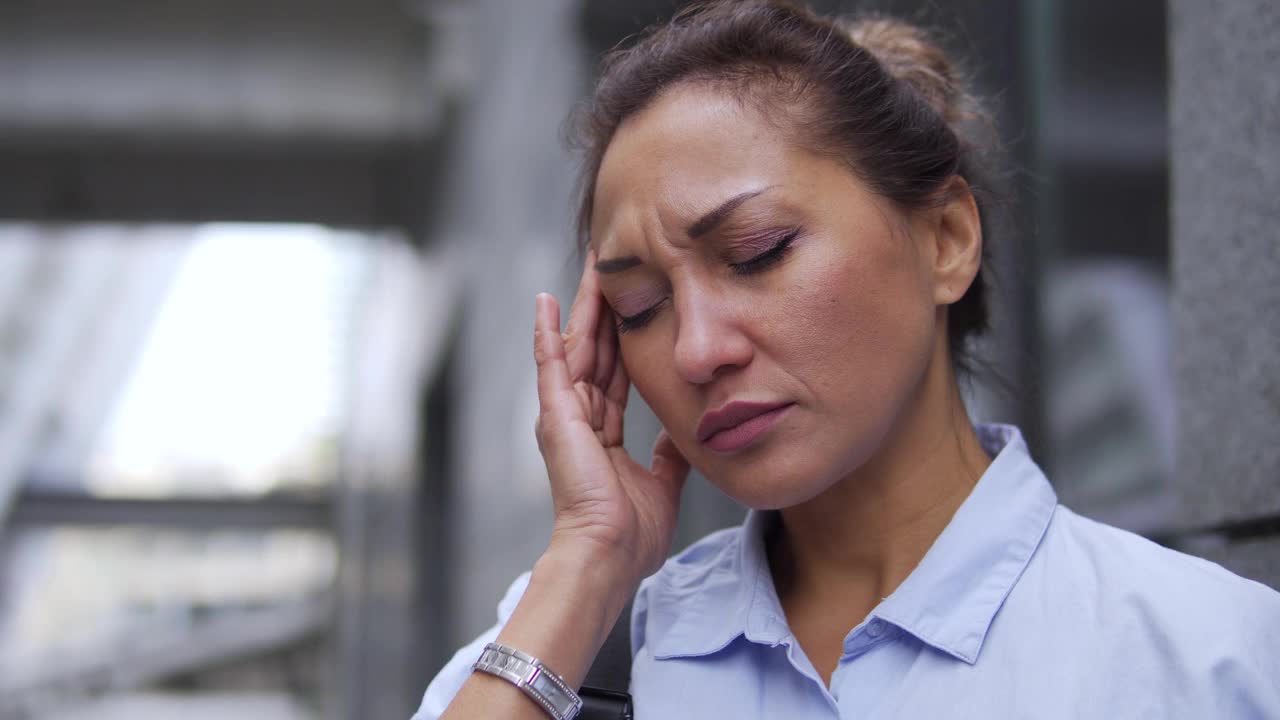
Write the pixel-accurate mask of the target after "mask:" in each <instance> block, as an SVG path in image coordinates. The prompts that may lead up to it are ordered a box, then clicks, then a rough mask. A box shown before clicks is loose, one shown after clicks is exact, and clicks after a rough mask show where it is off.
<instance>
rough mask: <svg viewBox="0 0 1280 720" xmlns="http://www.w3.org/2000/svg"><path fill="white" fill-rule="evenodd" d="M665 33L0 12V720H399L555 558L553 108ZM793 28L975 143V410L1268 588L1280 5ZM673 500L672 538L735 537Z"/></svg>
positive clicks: (638, 406) (641, 0) (965, 15)
mask: <svg viewBox="0 0 1280 720" xmlns="http://www.w3.org/2000/svg"><path fill="white" fill-rule="evenodd" d="M678 5H679V3H677V2H674V1H669V0H632V1H623V0H617V1H610V0H600V1H594V2H589V1H587V0H530V1H528V2H526V1H524V0H473V1H464V0H395V1H390V0H366V1H365V2H305V1H304V0H218V1H216V2H215V1H214V0H182V1H181V2H159V1H158V0H116V1H115V2H111V3H96V2H88V1H87V0H41V1H40V2H36V1H35V0H4V1H3V2H0V718H3V719H8V718H15V719H16V718H23V719H25V718H42V719H44V718H48V719H58V720H64V719H71V718H124V717H128V718H134V719H136V718H161V717H165V718H167V717H184V718H206V717H208V718H215V717H216V718H225V717H253V718H260V719H263V720H286V719H293V718H298V719H303V718H306V719H317V720H319V719H337V718H362V719H368V720H383V719H386V720H391V719H393V718H394V719H398V720H404V719H406V718H408V717H409V716H410V715H411V714H412V712H413V711H414V709H415V708H416V706H417V703H418V701H419V698H420V697H421V693H422V692H423V690H424V689H425V687H426V684H427V682H428V681H429V680H430V678H431V677H432V676H433V675H434V674H435V672H436V671H437V670H438V669H439V668H440V667H441V665H442V664H443V663H444V662H445V660H447V659H448V657H449V656H450V655H451V653H452V652H453V650H454V649H455V648H456V647H458V646H460V645H461V644H463V643H464V642H466V641H467V640H469V639H470V638H472V637H473V636H474V635H476V634H477V633H479V632H480V631H481V630H482V629H484V628H485V627H486V626H488V625H489V624H491V623H492V622H493V620H494V608H495V606H496V603H497V600H498V599H499V597H500V596H501V594H502V592H503V591H504V589H505V588H506V586H507V585H508V583H509V582H510V581H511V580H512V579H513V578H514V577H515V576H516V575H517V574H519V573H520V572H522V571H523V570H525V569H527V568H528V567H529V566H530V565H531V564H532V562H533V561H534V559H535V558H536V557H537V556H538V555H539V553H540V551H541V549H542V548H543V547H544V544H545V541H546V539H547V533H548V530H549V525H550V519H551V516H550V509H549V501H548V497H547V492H546V480H545V474H544V469H543V466H542V462H541V459H540V456H539V455H538V452H537V448H536V445H535V442H534V439H533V433H532V423H533V418H534V415H535V412H536V402H537V400H536V394H535V388H534V367H533V362H532V359H531V353H530V338H531V329H532V315H533V296H534V294H535V293H536V292H538V291H541V290H551V291H554V292H556V293H557V294H558V295H559V296H560V297H561V298H564V299H566V300H567V299H568V298H569V297H571V295H572V291H573V288H574V285H575V283H576V276H577V272H578V268H577V265H576V263H575V262H574V260H573V259H572V258H573V249H572V242H573V241H572V233H571V216H572V212H571V198H572V188H573V182H574V173H575V170H576V158H575V156H574V155H573V154H572V153H571V152H570V151H569V150H568V149H567V146H566V143H565V142H564V136H565V133H564V120H565V117H566V115H567V114H568V112H569V110H570V109H571V108H572V107H573V105H574V103H575V102H577V101H579V100H580V99H581V98H582V97H583V96H584V94H585V93H586V92H587V90H588V88H589V87H590V83H591V81H592V78H593V74H594V72H595V69H594V68H595V62H596V60H597V58H598V57H599V55H600V54H601V53H602V52H604V51H605V50H607V49H608V48H610V47H612V46H613V45H615V44H616V43H618V42H619V41H620V40H621V39H623V38H624V37H626V36H628V35H630V34H632V33H634V32H636V31H638V30H639V29H640V28H642V27H644V26H646V25H648V24H650V23H651V22H654V21H655V20H658V19H660V18H662V17H665V16H667V15H669V14H670V13H671V12H672V10H673V9H674V8H675V7H677V6H678ZM814 5H815V6H817V7H819V8H820V9H822V10H827V11H834V10H854V9H864V10H885V11H889V12H892V13H895V14H899V15H903V16H906V17H908V18H912V19H916V20H920V21H922V22H925V23H927V24H929V25H932V26H935V27H938V28H941V29H942V30H943V32H944V35H945V37H946V40H947V44H948V45H949V46H950V47H951V48H952V49H953V50H954V51H956V52H957V53H958V54H960V55H961V56H962V57H965V58H967V59H968V65H969V68H970V70H971V72H972V74H973V76H974V78H975V80H976V84H977V86H978V88H979V90H980V91H981V92H982V93H983V94H985V95H986V96H987V97H988V98H989V99H990V100H991V102H992V105H993V107H994V108H995V110H996V112H997V118H998V123H999V126H1000V130H1001V133H1002V135H1003V136H1004V138H1005V139H1006V141H1007V142H1008V151H1009V154H1010V160H1011V165H1012V167H1013V168H1014V171H1013V172H1012V174H1011V175H1010V178H1009V182H1008V187H1007V188H1005V191H1006V194H1007V195H1008V197H1009V201H1008V203H1007V205H1008V207H1009V211H1008V212H1007V213H1005V215H1006V217H1005V218H1004V219H1003V221H1002V222H1003V229H1002V232H1001V234H1000V235H999V236H998V237H997V240H996V242H995V247H994V255H995V261H994V263H995V270H996V283H997V288H996V290H997V297H998V313H997V318H996V321H995V330H994V332H993V334H992V335H991V337H990V339H989V340H988V342H987V343H986V346H985V350H984V352H985V355H986V357H987V358H988V362H989V364H990V365H991V366H992V368H993V370H994V372H991V373H984V374H980V375H979V376H978V377H977V378H976V379H975V380H974V381H973V382H972V383H971V384H970V387H969V388H968V391H969V394H970V403H971V410H972V413H973V415H974V416H975V417H976V418H978V419H982V420H997V421H1004V422H1014V423H1017V424H1019V425H1020V426H1022V427H1023V429H1024V430H1025V432H1026V434H1027V435H1028V438H1029V440H1030V443H1031V447H1032V450H1033V453H1034V455H1035V456H1036V458H1037V459H1038V460H1039V461H1040V462H1041V463H1042V464H1043V465H1044V466H1045V467H1046V469H1047V470H1048V472H1049V476H1050V477H1051V478H1052V479H1053V481H1054V483H1055V485H1056V488H1057V491H1058V493H1059V494H1060V496H1061V498H1062V500H1063V501H1064V502H1065V503H1067V504H1069V505H1071V506H1073V507H1074V508H1076V509H1077V510H1079V511H1081V512H1083V513H1085V514H1087V515H1090V516H1093V517H1096V518H1099V519H1102V520H1105V521H1107V522H1111V523H1115V524H1119V525H1122V526H1124V527H1128V528H1131V529H1134V530H1136V531H1138V532H1141V533H1144V534H1146V535H1148V536H1151V537H1153V538H1155V539H1156V540H1158V541H1160V542H1163V543H1165V544H1169V545H1173V546H1175V547H1178V548H1181V549H1184V550H1187V551H1190V552H1195V553H1198V554H1201V555H1205V556H1207V557H1210V558H1212V559H1214V560H1216V561H1218V562H1223V563H1225V564H1227V565H1228V566H1229V567H1231V568H1232V569H1234V570H1236V571H1237V572H1240V573H1243V574H1246V575H1249V576H1251V577H1255V578H1257V579H1259V580H1261V581H1264V582H1268V583H1270V584H1272V585H1273V586H1277V587H1280V540H1278V539H1277V538H1280V485H1278V483H1280V430H1277V428H1278V427H1280V384H1278V383H1280V365H1278V363H1280V320H1278V318H1280V312H1277V311H1278V310H1280V291H1277V287H1278V286H1280V283H1277V280H1278V279H1280V272H1278V271H1280V253H1278V252H1277V248H1280V242H1277V240H1278V238H1277V236H1276V233H1277V231H1276V227H1278V226H1280V223H1278V222H1277V221H1280V212H1278V211H1277V205H1276V202H1275V197H1277V196H1278V195H1280V151H1278V150H1277V144H1276V139H1277V137H1280V127H1278V123H1280V80H1278V79H1277V74H1276V73H1275V72H1274V69H1275V68H1274V60H1275V58H1276V57H1277V53H1278V52H1280V41H1278V40H1277V38H1280V11H1278V10H1277V7H1276V5H1275V4H1274V3H1272V2H1270V1H1269V0H1232V2H1226V3H1201V2H1198V1H1197V0H1170V2H1169V3H1167V4H1166V3H1164V2H1160V1H1159V0H1130V1H1126V2H1103V1H1102V0H1084V1H1082V0H1072V1H1071V2H1068V1H1067V0H957V1H956V2H951V3H937V2H933V1H932V0H882V1H878V2H864V3H852V2H848V3H841V2H833V1H827V2H815V3H814ZM942 6H945V7H942ZM565 304H566V305H567V304H568V303H567V302H566V303H565ZM629 413H630V415H629V418H628V444H629V446H630V447H632V448H633V449H634V451H635V452H637V453H638V454H643V453H647V451H648V448H649V446H650V443H651V441H652V438H653V437H654V435H655V434H656V432H657V429H658V426H657V423H656V421H655V420H654V419H653V417H652V416H651V415H650V414H649V412H648V411H647V409H646V408H645V407H644V406H643V403H642V402H641V401H640V400H639V399H638V398H636V399H635V401H634V402H633V403H632V407H631V408H630V409H629ZM684 502H685V504H684V510H683V512H682V520H681V523H682V524H681V528H680V531H679V536H678V538H677V540H676V546H677V548H678V547H683V546H684V545H686V544H687V543H688V542H690V541H692V540H693V539H695V538H697V537H700V536H701V535H702V534H704V533H706V532H708V531H709V530H712V529H715V528H718V527H723V526H726V525H731V524H736V523H737V522H739V521H740V520H741V517H742V512H743V511H742V509H741V508H739V507H736V506H735V505H734V504H733V503H732V502H731V501H729V500H727V499H726V498H725V497H723V496H722V495H721V494H719V493H718V491H716V490H714V489H713V488H711V487H710V486H708V485H707V484H706V483H705V482H703V481H701V480H700V479H695V480H694V481H692V482H690V483H689V484H688V487H687V490H686V498H685V501H684ZM1170 590H1171V591H1176V589H1175V588H1171V589H1170Z"/></svg>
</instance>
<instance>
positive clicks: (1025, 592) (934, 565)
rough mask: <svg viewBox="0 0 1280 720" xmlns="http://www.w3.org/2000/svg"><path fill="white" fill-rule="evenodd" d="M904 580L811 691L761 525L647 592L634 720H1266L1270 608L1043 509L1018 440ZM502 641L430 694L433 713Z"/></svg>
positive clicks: (1276, 628)
mask: <svg viewBox="0 0 1280 720" xmlns="http://www.w3.org/2000/svg"><path fill="white" fill-rule="evenodd" d="M978 434H979V437H980V439H981V440H982V442H983V445H984V447H985V448H986V449H987V452H988V453H990V454H991V455H992V456H993V457H994V461H993V462H992V464H991V466H990V468H989V469H988V470H987V472H986V473H985V474H983V476H982V478H981V479H980V480H979V482H978V484H977V485H976V486H975V487H974V489H973V491H972V492H971V493H970V495H969V497H968V498H967V499H966V500H965V501H964V503H963V504H962V505H961V507H960V509H959V510H958V511H957V512H956V514H955V516H954V517H953V518H952V520H951V522H950V523H949V524H948V525H947V527H946V529H945V530H944V531H943V532H942V534H941V535H940V536H939V537H938V539H937V540H936V541H935V542H934V544H933V546H932V547H931V548H930V549H929V552H928V553H927V554H926V555H925V557H924V559H923V560H921V561H920V564H919V565H918V566H917V567H916V569H915V570H914V571H913V572H912V573H911V575H909V576H908V577H907V579H906V580H905V581H904V582H903V583H902V584H901V585H900V586H899V587H898V589H897V590H895V591H894V592H893V594H892V595H890V596H889V597H887V598H885V599H884V600H883V601H882V602H881V603H880V604H879V605H878V606H877V607H876V608H875V609H874V610H872V611H871V614H870V615H868V616H867V618H866V619H865V620H864V621H863V622H862V623H860V624H859V625H858V626H857V627H855V628H853V629H852V630H850V631H849V632H848V634H847V635H846V636H845V638H844V654H843V655H842V657H841V658H840V662H839V665H838V666H837V668H836V670H835V672H834V673H833V675H832V677H831V684H830V687H828V686H826V685H825V684H824V683H823V682H822V680H821V678H820V676H819V675H818V673H817V672H816V671H815V670H814V668H813V665H812V664H811V663H810V662H809V660H808V658H807V657H806V656H805V654H804V651H803V650H802V649H801V647H800V646H799V644H797V642H796V640H795V638H794V637H793V636H792V634H791V631H790V630H789V629H788V627H787V621H786V618H785V616H784V614H783V611H782V607H781V605H780V604H779V601H778V596H777V593H776V592H775V590H774V586H773V579H772V576H771V574H770V572H769V567H768V563H767V560H766V557H765V552H764V542H763V533H764V529H765V527H766V525H767V523H768V521H769V516H768V514H765V513H756V512H752V513H749V514H748V515H747V520H746V522H745V523H744V525H743V526H742V527H738V528H731V529H728V530H722V531H720V532H717V533H714V534H712V535H709V536H708V537H706V538H704V539H702V540H701V541H699V542H697V543H695V544H694V545H692V546H691V547H689V548H688V549H687V550H685V551H684V552H683V553H681V554H680V555H678V556H676V557H674V558H672V559H671V560H669V561H667V563H666V564H665V565H664V566H663V567H662V569H661V570H660V571H659V572H658V573H657V574H656V575H654V576H652V577H650V578H648V579H646V580H645V581H644V583H643V584H642V585H641V586H640V590H639V592H638V593H637V595H636V602H635V606H634V610H633V614H632V617H631V634H632V644H633V652H634V654H635V657H634V662H633V666H632V676H631V693H632V696H633V699H634V703H635V709H636V717H637V718H638V719H639V720H665V719H668V718H735V719H738V720H752V719H754V718H787V719H802V718H815V719H816V718H911V719H912V720H917V719H919V718H935V717H947V718H1036V719H1046V718H1196V719H1197V720H1199V719H1202V718H1280V594H1277V593H1276V592H1274V591H1272V590H1270V589H1268V588H1266V587H1264V586H1263V585H1260V584H1258V583H1255V582H1252V581H1249V580H1245V579H1243V578H1240V577H1237V576H1235V575H1232V574H1231V573H1229V572H1227V571H1226V570H1224V569H1222V568H1221V567H1219V566H1218V565H1215V564H1213V563H1210V562H1207V561H1205V560H1200V559H1198V558H1194V557H1191V556H1188V555H1183V554H1181V553H1177V552H1174V551H1172V550H1169V549H1166V548H1163V547H1161V546H1159V545H1156V544H1154V543H1152V542H1149V541H1147V540H1145V539H1143V538H1141V537H1139V536H1137V535H1133V534H1131V533H1128V532H1125V531H1123V530H1118V529H1116V528H1112V527H1109V526H1106V525H1102V524H1100V523H1096V522H1093V521H1092V520H1089V519H1087V518H1083V517H1080V516H1079V515H1076V514H1075V513H1073V512H1071V511H1070V510H1068V509H1067V508H1065V507H1063V506H1061V505H1059V504H1058V501H1057V497H1056V496H1055V495H1054V492H1053V489H1052V488H1051V487H1050V486H1049V483H1048V481H1047V480H1046V479H1045V477H1044V474H1043V473H1042V472H1041V471H1040V468H1039V467H1037V466H1036V464H1035V463H1034V462H1033V461H1032V460H1031V458H1030V456H1029V455H1028V453H1027V448H1026V445H1025V443H1024V442H1023V440H1022V437H1021V435H1020V434H1019V433H1018V431H1017V430H1016V429H1014V428H1012V427H1008V426H1000V425H982V426H979V427H978ZM527 582H528V576H527V574H526V575H525V576H522V577H521V578H520V579H518V580H517V581H516V582H515V584H513V585H512V587H511V589H510V590H509V591H508V593H507V596H506V597H505V598H504V599H503V601H502V603H500V605H499V612H498V620H499V623H498V625H497V626H495V627H493V628H492V629H490V630H489V631H488V632H486V633H485V634H484V635H482V636H481V637H480V638H479V639H477V640H476V641H475V642H474V643H472V644H471V645H468V646H467V647H465V648H463V649H462V650H461V651H459V652H458V654H457V655H456V656H454V658H453V660H451V661H450V662H449V664H448V665H447V666H446V667H445V668H444V669H443V670H442V671H441V672H440V674H439V675H438V676H437V677H436V678H435V680H434V681H432V683H431V685H430V687H428V688H427V691H426V695H425V696H424V698H423V701H422V707H421V709H420V710H419V711H418V714H417V715H416V716H415V720H430V719H432V718H436V717H438V716H439V715H440V713H441V712H443V710H444V707H445V706H446V705H448V703H449V701H450V700H451V699H452V698H453V696H454V694H456V693H457V691H458V688H459V687H461V685H462V683H463V682H464V681H465V680H466V678H467V676H468V674H469V673H470V665H471V663H472V662H474V660H475V658H476V657H478V656H479V654H480V649H481V648H482V647H483V646H484V644H485V643H487V642H490V641H492V640H493V638H494V637H495V636H496V635H497V633H498V630H499V628H500V626H501V624H502V623H503V622H505V621H506V619H507V618H508V617H509V616H510V614H511V610H512V609H513V608H514V607H515V604H516V603H517V602H518V601H519V598H520V594H521V593H522V592H523V591H524V588H525V586H526V584H527Z"/></svg>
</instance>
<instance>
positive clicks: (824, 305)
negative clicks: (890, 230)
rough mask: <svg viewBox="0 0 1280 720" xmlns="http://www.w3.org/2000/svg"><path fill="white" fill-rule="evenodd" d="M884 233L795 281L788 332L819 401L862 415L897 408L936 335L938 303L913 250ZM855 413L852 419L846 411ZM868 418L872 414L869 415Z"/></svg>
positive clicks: (792, 348)
mask: <svg viewBox="0 0 1280 720" xmlns="http://www.w3.org/2000/svg"><path fill="white" fill-rule="evenodd" d="M895 242H899V241H898V240H897V239H896V238H884V239H882V240H881V241H879V242H878V243H876V244H875V245H873V246H870V247H866V246H864V247H860V248H859V250H858V252H851V253H848V254H847V255H845V256H843V257H830V256H828V257H826V258H824V259H823V260H824V261H823V262H815V263H813V264H812V266H811V267H809V268H807V273H806V274H807V276H808V278H809V281H808V282H806V283H803V284H798V285H796V288H797V291H796V292H797V295H796V303H795V304H796V305H797V307H793V308H789V309H788V314H789V315H790V316H791V317H792V318H802V319H803V320H802V321H800V322H798V323H797V327H796V331H795V332H794V333H792V335H791V337H790V338H789V342H788V345H789V346H790V349H789V350H787V352H789V353H792V354H793V355H792V356H793V357H794V358H795V359H796V360H797V361H798V362H805V363H806V364H808V365H809V367H810V372H811V375H810V377H809V378H807V381H808V382H807V384H809V386H810V389H811V390H812V391H813V393H814V394H815V396H816V398H817V400H818V402H819V403H820V404H824V405H825V404H828V403H830V404H831V405H832V407H830V408H829V409H830V410H833V411H835V412H837V413H838V414H840V415H844V416H846V417H841V418H839V419H840V421H846V420H850V421H853V424H854V425H857V424H860V423H858V422H857V419H858V418H859V417H860V418H862V419H863V420H864V421H871V420H873V417H874V416H884V415H886V414H892V412H893V405H895V404H896V403H898V402H901V400H902V399H903V398H904V396H905V394H906V393H908V392H909V391H910V389H911V387H912V386H913V385H914V382H915V380H917V379H918V376H919V373H920V372H921V368H922V367H923V363H924V362H925V361H926V360H927V356H928V353H929V348H930V346H931V339H932V334H933V318H934V312H933V306H932V303H931V301H930V297H929V295H928V294H927V292H926V291H925V290H926V289H924V288H922V287H921V286H920V283H919V280H918V277H917V273H916V271H915V266H914V264H913V260H912V258H911V257H910V256H909V253H907V252H905V251H904V249H903V248H901V247H898V246H895V245H892V244H891V243H895ZM848 416H852V417H848ZM869 416H870V417H869Z"/></svg>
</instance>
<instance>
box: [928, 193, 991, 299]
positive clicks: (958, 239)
mask: <svg viewBox="0 0 1280 720" xmlns="http://www.w3.org/2000/svg"><path fill="white" fill-rule="evenodd" d="M943 193H944V195H943V196H944V197H945V198H946V201H945V203H944V204H943V205H942V206H941V207H939V208H938V209H937V212H938V215H937V225H936V226H935V228H934V230H935V232H934V243H935V248H934V254H933V260H934V262H933V295H934V302H935V303H936V304H938V305H950V304H952V303H955V302H957V301H958V300H959V299H960V298H962V297H964V294H965V292H966V291H968V289H969V286H970V285H972V284H973V280H974V278H975V277H977V275H978V268H979V267H980V266H981V265H982V222H981V219H980V217H979V215H978V205H977V203H976V202H974V198H973V192H972V190H970V188H969V183H967V182H965V180H964V178H962V177H959V176H956V177H954V178H952V179H951V181H950V183H949V184H948V186H947V188H946V189H944V191H943Z"/></svg>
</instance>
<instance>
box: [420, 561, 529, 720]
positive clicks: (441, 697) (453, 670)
mask: <svg viewBox="0 0 1280 720" xmlns="http://www.w3.org/2000/svg"><path fill="white" fill-rule="evenodd" d="M528 586H529V573H524V574H523V575H521V576H520V577H518V578H516V579H515V582H513V583H511V587H509V588H507V593H506V595H504V596H503V598H502V601H501V602H499V603H498V622H497V623H496V624H494V626H493V627H491V628H489V629H488V630H485V631H484V632H483V633H482V634H481V635H480V637H478V638H476V639H475V640H473V641H471V642H470V643H468V644H467V645H466V646H464V647H463V648H462V649H461V650H459V651H458V652H456V653H454V655H453V658H452V659H450V660H449V662H448V663H446V664H445V666H444V668H443V669H441V670H440V672H439V673H438V674H437V675H436V676H435V679H433V680H432V681H431V684H430V685H428V686H427V691H426V692H425V693H424V694H423V696H422V705H420V706H419V707H418V712H416V713H414V715H413V720H437V718H439V717H440V716H441V715H443V714H444V709H445V708H446V707H448V706H449V703H451V702H453V698H454V696H455V695H457V694H458V690H460V689H462V684H463V683H465V682H466V681H467V678H468V677H470V676H471V665H472V663H474V662H475V661H476V659H477V658H479V657H480V651H481V650H483V649H484V646H485V645H487V644H489V643H491V642H493V641H494V638H496V637H498V633H499V632H500V631H501V630H502V627H503V625H506V623H507V620H509V619H511V613H512V612H513V611H515V609H516V604H517V603H519V602H520V598H521V597H523V596H524V591H525V588H527V587H528Z"/></svg>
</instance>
